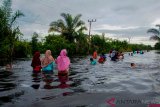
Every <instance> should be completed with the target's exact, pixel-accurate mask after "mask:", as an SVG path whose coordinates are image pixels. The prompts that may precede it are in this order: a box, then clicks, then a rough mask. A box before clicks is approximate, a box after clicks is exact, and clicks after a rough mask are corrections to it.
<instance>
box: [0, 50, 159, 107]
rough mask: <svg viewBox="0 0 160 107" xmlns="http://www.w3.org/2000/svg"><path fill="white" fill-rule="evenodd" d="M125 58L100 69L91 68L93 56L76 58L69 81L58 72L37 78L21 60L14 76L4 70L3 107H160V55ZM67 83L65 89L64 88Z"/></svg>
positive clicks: (0, 86) (0, 72) (0, 96)
mask: <svg viewBox="0 0 160 107" xmlns="http://www.w3.org/2000/svg"><path fill="white" fill-rule="evenodd" d="M124 57H125V58H124V59H123V60H120V61H117V62H113V61H110V58H109V57H107V61H106V62H105V63H104V64H99V63H98V64H97V65H90V62H89V58H90V56H87V57H75V58H72V59H71V62H72V63H71V69H70V74H69V77H68V78H67V77H66V78H60V77H58V76H57V71H56V70H55V72H54V74H53V75H47V76H44V75H43V74H41V73H40V74H33V73H32V68H31V66H30V64H31V59H21V60H17V61H15V62H14V65H13V71H12V72H7V71H4V70H3V67H1V68H0V69H1V70H0V106H2V107H112V106H111V105H109V104H108V103H107V101H108V100H109V99H114V102H113V103H114V104H115V105H114V106H115V107H147V106H148V104H150V103H151V104H160V52H158V51H150V52H145V53H144V54H143V55H142V54H134V56H129V55H128V53H126V54H125V56H124ZM131 62H133V63H135V64H136V68H131V67H130V63H131ZM63 79H64V80H65V81H67V83H66V84H65V85H61V84H60V80H63ZM128 100H129V101H128ZM114 106H113V107H114ZM148 107H149V106H148Z"/></svg>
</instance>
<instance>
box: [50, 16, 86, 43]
mask: <svg viewBox="0 0 160 107" xmlns="http://www.w3.org/2000/svg"><path fill="white" fill-rule="evenodd" d="M61 16H62V17H63V19H59V20H57V21H53V22H51V23H50V28H49V32H52V31H56V32H59V33H61V34H62V35H63V36H64V37H65V38H66V39H67V40H69V41H70V42H74V39H75V38H76V36H77V35H78V34H79V32H82V31H83V30H86V29H87V28H86V27H85V23H84V22H83V21H82V20H80V18H81V16H82V15H81V14H78V15H76V16H75V17H73V16H72V15H71V14H68V13H61Z"/></svg>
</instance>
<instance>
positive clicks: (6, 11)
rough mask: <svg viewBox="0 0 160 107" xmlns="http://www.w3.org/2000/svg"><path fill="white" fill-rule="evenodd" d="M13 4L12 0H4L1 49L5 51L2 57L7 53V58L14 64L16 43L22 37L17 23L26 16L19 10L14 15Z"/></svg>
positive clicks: (0, 10) (1, 14) (1, 11)
mask: <svg viewBox="0 0 160 107" xmlns="http://www.w3.org/2000/svg"><path fill="white" fill-rule="evenodd" d="M11 4H12V2H11V0H4V1H3V4H2V6H1V7H0V43H1V44H0V48H1V51H3V54H2V56H3V55H5V54H6V53H7V55H8V56H6V57H7V58H8V59H9V61H10V62H12V57H13V51H14V46H15V42H16V41H17V40H18V38H19V36H20V35H22V33H21V32H20V29H19V27H18V26H16V25H15V22H16V20H17V19H18V18H20V17H21V16H24V14H23V13H22V12H21V11H19V10H18V11H16V12H15V13H13V11H12V9H11Z"/></svg>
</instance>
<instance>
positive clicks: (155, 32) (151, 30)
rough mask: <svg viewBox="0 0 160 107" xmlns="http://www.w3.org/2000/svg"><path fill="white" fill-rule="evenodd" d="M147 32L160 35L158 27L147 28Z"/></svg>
mask: <svg viewBox="0 0 160 107" xmlns="http://www.w3.org/2000/svg"><path fill="white" fill-rule="evenodd" d="M147 33H153V34H155V35H159V34H160V32H159V31H158V30H157V29H154V28H151V29H148V30H147Z"/></svg>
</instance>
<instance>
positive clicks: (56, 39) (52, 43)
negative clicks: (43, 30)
mask: <svg viewBox="0 0 160 107" xmlns="http://www.w3.org/2000/svg"><path fill="white" fill-rule="evenodd" d="M68 47H69V45H68V41H67V40H65V39H64V38H63V37H61V36H57V35H49V36H46V41H45V42H44V49H46V50H48V49H49V50H51V51H52V54H53V55H59V53H60V51H61V49H64V48H68Z"/></svg>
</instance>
